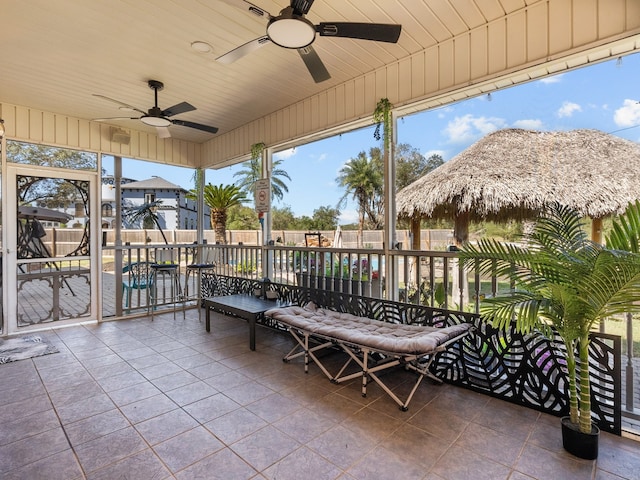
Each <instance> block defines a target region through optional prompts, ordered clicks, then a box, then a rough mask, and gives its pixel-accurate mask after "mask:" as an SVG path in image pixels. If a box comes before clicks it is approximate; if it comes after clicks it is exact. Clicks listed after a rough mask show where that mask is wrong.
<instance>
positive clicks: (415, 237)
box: [411, 215, 421, 250]
mask: <svg viewBox="0 0 640 480" xmlns="http://www.w3.org/2000/svg"><path fill="white" fill-rule="evenodd" d="M420 234H421V232H420V217H419V216H417V215H416V216H413V217H411V236H412V241H411V249H412V250H420V243H421V242H420Z"/></svg>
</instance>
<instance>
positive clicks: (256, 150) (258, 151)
mask: <svg viewBox="0 0 640 480" xmlns="http://www.w3.org/2000/svg"><path fill="white" fill-rule="evenodd" d="M265 147H266V145H265V144H264V142H259V143H254V144H253V145H251V160H258V159H259V158H260V157H261V156H262V151H263V150H264V149H265Z"/></svg>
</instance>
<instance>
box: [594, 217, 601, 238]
mask: <svg viewBox="0 0 640 480" xmlns="http://www.w3.org/2000/svg"><path fill="white" fill-rule="evenodd" d="M591 240H592V241H593V242H595V243H602V217H600V218H592V219H591Z"/></svg>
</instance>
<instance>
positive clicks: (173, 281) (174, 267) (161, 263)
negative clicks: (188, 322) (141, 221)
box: [150, 250, 185, 320]
mask: <svg viewBox="0 0 640 480" xmlns="http://www.w3.org/2000/svg"><path fill="white" fill-rule="evenodd" d="M150 267H151V277H152V282H151V284H152V285H153V292H152V297H151V302H150V306H151V320H153V316H154V311H155V309H156V307H157V305H158V276H159V275H162V299H163V301H164V300H165V299H166V298H167V295H166V284H167V277H168V280H169V292H170V295H171V303H172V304H173V319H174V320H175V318H176V303H177V302H178V301H181V302H182V315H183V317H184V316H185V311H184V295H182V287H181V285H180V265H178V264H177V263H174V261H173V251H172V250H158V251H157V252H156V259H155V263H152V264H151V266H150Z"/></svg>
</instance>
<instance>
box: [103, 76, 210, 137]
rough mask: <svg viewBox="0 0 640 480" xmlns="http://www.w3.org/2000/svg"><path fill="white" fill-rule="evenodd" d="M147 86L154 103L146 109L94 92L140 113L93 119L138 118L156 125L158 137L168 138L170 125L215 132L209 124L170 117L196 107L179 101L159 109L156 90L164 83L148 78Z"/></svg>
mask: <svg viewBox="0 0 640 480" xmlns="http://www.w3.org/2000/svg"><path fill="white" fill-rule="evenodd" d="M147 84H148V85H149V88H150V89H151V90H153V92H154V96H155V104H154V106H153V107H151V108H150V109H149V110H148V111H146V112H145V111H144V110H141V109H139V108H137V107H132V106H131V105H129V104H126V103H124V102H121V101H119V100H115V99H113V98H109V97H105V96H104V95H99V94H97V93H94V94H93V95H94V96H95V97H100V98H104V99H105V100H108V101H110V102H113V103H117V104H118V105H120V109H121V110H126V111H132V112H138V113H141V114H142V115H141V116H139V117H112V118H94V119H93V120H94V121H96V122H104V121H107V120H140V121H141V122H142V123H144V124H145V125H149V126H151V127H156V131H157V133H158V137H160V138H168V137H170V136H171V133H170V132H169V128H167V127H169V126H170V125H182V126H183V127H189V128H195V129H196V130H202V131H203V132H209V133H216V132H217V131H218V129H217V128H216V127H210V126H209V125H202V124H200V123H194V122H189V121H187V120H177V119H172V118H170V117H173V116H174V115H178V114H179V113H185V112H191V111H193V110H195V109H196V107H194V106H193V105H191V104H190V103H187V102H181V103H178V104H176V105H174V106H173V107H169V108H165V109H164V110H160V107H158V91H160V90H162V89H163V88H164V84H163V83H162V82H160V81H158V80H149V81H148V82H147Z"/></svg>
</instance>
